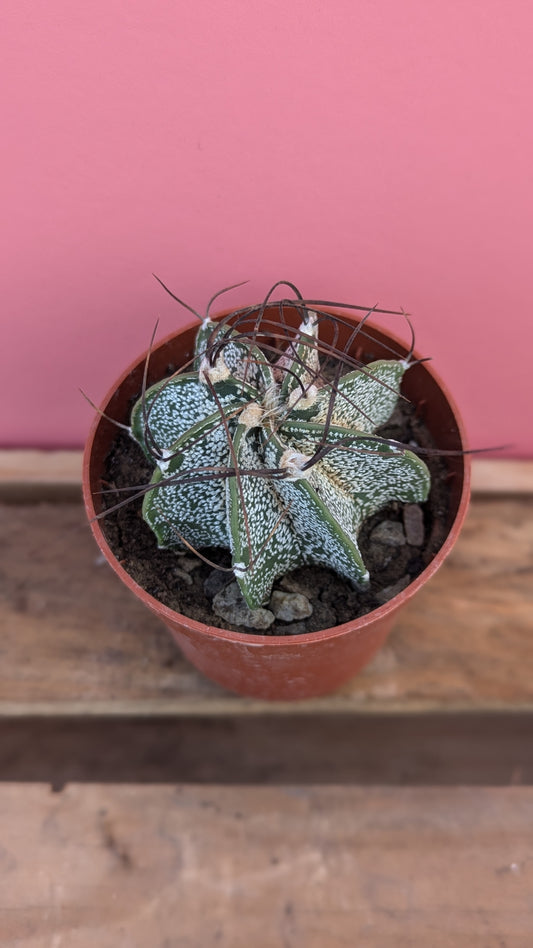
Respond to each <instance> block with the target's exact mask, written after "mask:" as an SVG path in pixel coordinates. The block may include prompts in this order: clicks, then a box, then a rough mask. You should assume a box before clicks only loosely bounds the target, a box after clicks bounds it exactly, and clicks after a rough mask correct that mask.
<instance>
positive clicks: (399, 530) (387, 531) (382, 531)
mask: <svg viewBox="0 0 533 948" xmlns="http://www.w3.org/2000/svg"><path fill="white" fill-rule="evenodd" d="M370 539H371V541H372V542H373V543H382V544H383V546H405V533H404V532H403V527H402V525H401V523H399V522H398V521H396V520H382V521H381V523H378V525H377V527H374V529H373V530H372V533H371V534H370Z"/></svg>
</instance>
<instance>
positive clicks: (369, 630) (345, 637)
mask: <svg viewBox="0 0 533 948" xmlns="http://www.w3.org/2000/svg"><path fill="white" fill-rule="evenodd" d="M332 312H333V313H335V311H332ZM227 313H228V311H224V312H223V313H220V314H219V315H218V316H217V317H213V318H214V319H222V318H224V316H226V315H227ZM272 313H273V315H272V316H271V318H272V319H273V318H274V315H275V308H274V307H273V310H272ZM342 317H343V320H345V321H346V320H348V319H349V320H351V322H352V323H353V324H356V323H357V322H358V320H357V319H355V318H352V317H348V316H347V314H346V313H345V312H343V313H342ZM197 326H198V324H197V323H196V322H195V323H194V324H189V325H188V326H186V327H185V328H184V329H182V330H180V331H178V332H176V333H174V334H172V335H170V336H168V337H167V338H166V339H164V340H163V341H162V342H160V343H159V345H158V346H157V347H156V348H154V350H153V351H152V353H151V356H150V363H149V371H148V384H152V383H153V382H155V381H157V380H158V379H160V378H162V377H164V376H165V375H166V374H167V367H168V365H169V364H171V365H175V366H176V367H179V366H182V365H185V364H186V363H188V362H189V360H190V359H191V357H192V353H193V346H194V338H195V335H196V330H197ZM365 328H366V329H367V330H369V331H370V333H371V339H368V338H366V339H365V343H364V349H365V352H364V353H363V355H362V359H363V361H370V360H371V359H380V358H388V357H390V348H391V346H392V347H393V349H394V351H395V352H396V353H398V354H399V355H400V357H405V356H407V354H408V349H407V347H406V345H405V344H404V343H402V342H401V341H400V340H398V339H397V338H396V337H395V336H394V335H392V334H390V333H388V332H385V331H383V330H382V329H378V328H376V327H375V326H373V325H372V324H369V323H367V324H366V327H365ZM326 332H327V328H326ZM343 336H344V340H347V339H348V338H349V336H350V332H349V330H348V329H347V328H343V327H342V326H341V327H340V345H342V344H343ZM358 345H361V340H358ZM145 356H146V354H143V355H142V356H141V357H140V358H138V359H137V360H135V362H133V363H132V364H131V365H130V366H129V367H128V368H127V369H126V371H125V372H124V373H123V374H122V375H121V377H120V378H119V379H118V381H117V382H116V383H115V385H114V386H113V387H112V389H111V390H110V392H109V393H108V395H107V396H106V398H105V399H104V401H103V403H102V405H101V411H102V412H104V413H105V414H106V415H108V416H109V417H110V418H113V419H115V420H116V421H118V422H120V423H122V424H128V423H129V412H130V410H131V405H132V401H133V400H134V399H135V398H136V397H138V395H139V393H140V391H141V388H142V378H143V372H144V368H145ZM415 358H416V353H415ZM402 392H403V393H404V394H405V395H406V396H407V398H409V399H410V400H411V401H412V402H413V403H414V404H415V405H416V406H418V408H419V410H420V412H421V413H422V414H423V417H424V421H425V424H426V425H427V427H428V429H429V430H430V432H431V434H432V435H433V437H434V439H435V441H436V443H437V444H438V446H439V448H440V449H441V450H442V451H443V452H444V453H443V460H444V463H445V465H446V468H447V478H448V481H449V491H450V504H449V511H450V512H449V518H448V523H447V524H446V527H447V537H446V540H445V541H444V543H443V545H442V546H441V548H440V549H439V551H438V552H437V554H436V555H435V557H434V558H433V559H432V561H431V562H430V563H429V564H428V566H427V567H426V568H425V569H424V571H423V572H422V573H421V574H420V575H419V576H418V577H417V578H416V579H415V580H414V581H413V582H412V583H411V584H410V585H409V586H408V587H407V588H406V589H404V590H403V591H402V592H401V593H399V594H398V595H396V596H395V597H394V598H393V599H391V600H390V601H389V602H387V603H385V604H384V605H383V606H381V607H380V608H379V609H376V610H374V611H373V612H371V613H368V614H367V615H365V616H362V617H360V618H358V619H356V620H354V621H353V622H348V623H345V624H343V625H338V626H335V627H333V628H330V629H324V630H322V631H319V632H313V633H309V634H303V635H298V636H268V635H261V634H245V633H241V632H233V631H230V630H226V629H220V628H216V627H213V626H207V625H203V624H201V623H199V622H196V621H195V620H193V619H190V618H188V617H187V616H185V615H182V614H180V613H177V612H174V611H173V610H172V609H170V608H168V607H167V606H165V605H163V604H162V603H160V602H158V601H157V600H156V599H155V598H154V597H153V596H151V595H149V594H148V593H147V592H146V591H145V590H144V589H143V588H142V587H141V586H139V585H138V584H137V583H136V582H135V581H134V580H133V579H132V577H131V576H129V574H128V573H127V572H126V571H125V570H124V568H123V567H122V566H121V564H120V563H119V562H118V560H117V559H116V557H115V556H114V554H113V552H112V550H111V549H110V547H109V544H108V542H107V540H106V536H105V523H103V522H102V520H95V519H94V518H95V517H96V516H97V515H98V514H99V513H100V512H101V506H100V503H101V500H100V495H99V493H98V492H99V491H100V489H101V480H102V473H103V469H104V463H105V459H106V456H107V454H108V452H109V449H110V447H111V445H112V443H113V440H114V438H115V435H116V426H115V425H113V424H112V422H110V421H109V420H107V419H106V418H105V417H103V415H100V414H99V415H97V417H96V418H95V420H94V423H93V425H92V428H91V431H90V433H89V436H88V440H87V444H86V448H85V454H84V461H83V493H84V500H85V506H86V510H87V514H88V517H89V520H90V524H91V529H92V531H93V534H94V536H95V539H96V541H97V543H98V546H99V548H100V550H101V551H102V553H103V555H104V556H105V558H106V560H107V561H108V562H109V564H110V565H111V567H112V568H113V570H114V571H115V572H116V574H117V575H118V576H119V577H120V579H121V580H122V581H123V583H124V584H125V585H126V586H127V587H128V589H130V590H131V591H132V592H133V593H134V594H135V595H136V596H137V597H138V598H139V599H140V600H141V601H142V602H143V603H144V605H145V606H147V607H148V609H150V610H151V611H152V612H153V613H155V614H156V615H157V616H158V617H159V618H160V619H161V620H162V621H163V622H164V623H165V624H166V625H167V626H168V628H169V629H170V630H171V632H172V634H173V636H174V638H175V640H176V641H177V643H178V645H179V646H180V648H181V649H182V651H183V653H184V655H185V656H186V657H187V658H188V659H189V660H190V661H191V662H192V663H193V664H194V665H195V666H196V667H197V668H198V669H200V671H202V672H203V673H204V674H205V675H206V676H207V677H209V678H211V679H212V680H214V681H216V682H218V683H219V684H220V685H222V686H224V687H226V688H228V689H229V690H231V691H234V692H237V693H238V694H241V695H247V696H251V697H257V698H266V699H278V700H295V699H303V698H308V697H313V696H318V695H322V694H327V693H329V692H331V691H333V690H334V689H335V688H337V687H339V686H340V685H341V684H343V683H344V682H345V681H347V680H348V679H349V678H351V677H352V676H353V675H355V674H356V673H357V672H358V671H359V670H360V669H361V668H362V667H363V666H364V665H365V664H366V663H367V662H368V661H369V660H370V659H371V657H372V656H373V655H374V653H375V652H376V651H377V650H378V649H379V648H380V647H381V645H382V644H383V643H384V641H385V639H386V637H387V635H388V634H389V632H390V629H391V627H392V625H393V622H394V620H395V618H396V616H397V614H398V611H399V610H400V609H402V608H403V607H404V606H405V605H406V604H407V603H408V602H409V600H410V599H411V598H412V597H413V596H414V595H415V594H416V593H417V592H418V590H419V589H420V588H421V587H422V586H423V585H424V584H425V583H426V582H427V581H428V580H429V579H430V578H431V576H432V575H433V574H434V573H435V572H436V571H437V570H438V569H439V567H440V566H441V565H442V563H443V561H444V560H445V558H446V557H447V556H448V554H449V553H450V551H451V549H452V547H453V546H454V544H455V542H456V540H457V537H458V535H459V532H460V530H461V527H462V524H463V522H464V518H465V516H466V512H467V508H468V502H469V496H470V457H469V455H468V454H465V453H464V452H465V450H466V439H465V434H464V427H463V423H462V420H461V417H460V415H459V413H458V411H457V408H456V406H455V404H454V402H453V400H452V398H451V397H450V395H449V394H448V392H447V390H446V387H445V386H444V385H443V383H442V382H441V380H440V379H439V377H438V376H437V374H436V373H435V371H434V370H433V368H432V367H430V366H429V365H428V364H427V363H426V362H424V363H419V364H417V365H415V366H413V368H411V369H410V370H409V372H408V373H407V374H406V376H405V378H404V382H403V385H402ZM445 452H450V453H445Z"/></svg>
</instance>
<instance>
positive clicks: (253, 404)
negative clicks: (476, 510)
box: [130, 284, 430, 609]
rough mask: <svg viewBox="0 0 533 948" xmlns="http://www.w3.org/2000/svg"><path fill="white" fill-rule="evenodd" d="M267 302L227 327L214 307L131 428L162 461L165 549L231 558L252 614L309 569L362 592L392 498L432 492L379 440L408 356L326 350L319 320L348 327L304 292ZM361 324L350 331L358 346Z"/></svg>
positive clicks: (405, 454) (156, 526)
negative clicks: (371, 546)
mask: <svg viewBox="0 0 533 948" xmlns="http://www.w3.org/2000/svg"><path fill="white" fill-rule="evenodd" d="M277 285H278V284H277ZM288 285H289V286H292V284H288ZM294 289H295V290H296V288H294ZM271 292H272V291H271ZM269 296H270V294H269ZM268 299H269V297H267V301H268ZM267 301H265V302H264V303H263V304H261V305H258V306H257V307H250V308H248V309H246V310H239V311H235V312H234V313H233V314H231V316H230V317H226V318H224V319H223V320H222V321H219V322H217V321H211V319H210V317H209V307H208V311H207V315H206V317H205V318H203V319H202V322H201V325H200V326H199V329H198V332H197V336H196V343H195V350H194V358H193V359H192V360H191V362H190V363H189V365H188V366H187V367H185V369H184V370H181V371H179V372H177V373H176V374H174V375H172V376H171V377H170V378H167V379H164V380H161V381H159V382H157V383H156V384H155V385H153V386H152V387H150V388H148V389H147V390H145V391H144V392H143V394H142V396H141V397H140V398H139V400H138V401H137V403H136V405H135V407H134V408H133V411H132V415H131V427H130V433H131V435H132V436H133V438H134V439H135V440H136V441H137V442H138V443H139V444H140V445H141V447H142V449H143V451H144V452H145V454H146V455H147V456H148V458H150V459H151V461H152V462H153V463H154V465H155V470H154V473H153V477H152V480H151V483H150V485H147V487H146V489H145V493H144V499H143V516H144V519H145V520H146V522H147V523H148V524H149V526H150V527H151V529H152V530H153V532H154V533H155V536H156V538H157V542H158V545H159V546H160V547H175V548H176V549H184V548H189V549H194V550H200V549H202V548H205V547H225V548H227V549H229V550H230V551H231V556H232V565H233V572H234V574H235V577H236V579H237V582H238V584H239V586H240V589H241V592H242V595H243V597H244V599H245V601H246V603H247V605H248V606H249V608H251V609H256V608H259V607H260V606H262V605H263V604H264V603H265V602H267V601H268V599H269V597H270V594H271V590H272V585H273V582H274V581H275V580H276V579H277V578H279V577H280V576H282V575H284V574H285V573H286V572H288V571H289V570H292V569H294V568H296V567H298V566H302V565H306V564H320V565H325V566H328V567H330V568H332V569H334V570H335V571H336V572H337V573H339V574H341V575H342V576H344V577H346V578H347V579H349V580H350V581H352V583H353V584H355V585H359V586H365V585H366V584H367V583H368V581H369V574H368V571H367V569H366V567H365V564H364V562H363V560H362V557H361V553H360V551H359V548H358V545H357V536H358V532H359V529H360V527H361V524H362V523H363V521H364V520H365V519H366V518H367V517H369V516H370V515H371V514H373V513H375V512H376V511H377V510H379V509H380V508H382V507H383V506H385V505H386V504H387V503H389V502H390V501H392V500H396V501H400V502H409V503H413V502H420V501H423V500H425V499H426V498H427V495H428V492H429V486H430V476H429V472H428V469H427V467H426V465H425V464H424V462H423V461H422V460H421V459H420V458H419V457H417V455H416V454H414V453H413V452H412V451H410V450H409V449H408V448H407V447H406V446H404V445H400V444H398V443H396V442H392V441H388V440H386V439H383V438H381V437H379V435H377V434H376V430H377V429H378V428H379V427H380V426H381V425H383V424H384V423H385V422H386V421H387V420H388V419H389V417H390V416H391V414H392V412H393V410H394V408H395V406H396V403H397V400H398V397H399V391H400V383H401V380H402V377H403V375H404V373H405V372H406V371H407V370H408V368H409V366H410V364H412V361H411V360H410V358H409V357H407V358H404V359H382V360H379V361H375V362H371V363H369V364H367V365H362V364H360V363H359V362H357V361H356V360H355V359H354V358H352V357H350V356H349V355H347V352H344V351H340V350H338V349H337V348H336V346H335V344H334V342H333V343H329V344H326V343H324V342H323V341H322V340H321V337H320V335H319V327H320V325H321V322H322V321H324V320H330V321H332V320H336V319H338V321H340V322H342V318H341V317H334V316H333V315H332V314H331V313H329V312H328V313H327V312H325V311H324V308H323V307H324V306H325V305H326V304H321V303H317V304H312V303H310V302H308V301H304V300H303V299H302V298H301V296H300V294H299V293H298V291H296V298H295V299H294V300H290V301H288V300H284V301H281V302H276V303H275V304H271V303H268V305H267ZM337 305H338V304H337ZM286 307H290V308H291V309H292V311H293V312H294V311H296V312H297V313H298V314H299V319H300V326H299V328H298V329H297V330H293V329H291V327H290V324H289V321H287V319H286V318H285V312H286ZM197 315H198V314H197ZM365 321H366V317H365V318H364V319H363V320H362V321H361V322H360V323H359V325H358V327H357V328H354V325H353V323H349V326H350V330H351V332H352V339H351V342H352V343H353V340H354V339H355V337H356V335H357V334H358V333H359V332H363V328H362V327H363V326H364V324H365ZM274 322H276V324H277V325H276V326H274V325H273V323H274ZM273 340H274V341H273ZM334 340H335V334H334ZM350 348H351V349H353V345H351V347H350ZM326 365H329V366H330V371H329V375H327V374H326V370H325V367H326Z"/></svg>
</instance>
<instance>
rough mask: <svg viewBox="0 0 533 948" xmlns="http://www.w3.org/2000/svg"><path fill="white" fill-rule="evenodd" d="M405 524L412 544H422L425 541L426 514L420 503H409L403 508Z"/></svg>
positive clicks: (407, 535) (406, 532) (408, 539)
mask: <svg viewBox="0 0 533 948" xmlns="http://www.w3.org/2000/svg"><path fill="white" fill-rule="evenodd" d="M403 526H404V530H405V535H406V537H407V542H408V543H409V545H410V546H422V544H423V542H424V536H425V530H424V514H423V511H422V508H421V507H419V506H418V504H407V506H406V507H404V510H403Z"/></svg>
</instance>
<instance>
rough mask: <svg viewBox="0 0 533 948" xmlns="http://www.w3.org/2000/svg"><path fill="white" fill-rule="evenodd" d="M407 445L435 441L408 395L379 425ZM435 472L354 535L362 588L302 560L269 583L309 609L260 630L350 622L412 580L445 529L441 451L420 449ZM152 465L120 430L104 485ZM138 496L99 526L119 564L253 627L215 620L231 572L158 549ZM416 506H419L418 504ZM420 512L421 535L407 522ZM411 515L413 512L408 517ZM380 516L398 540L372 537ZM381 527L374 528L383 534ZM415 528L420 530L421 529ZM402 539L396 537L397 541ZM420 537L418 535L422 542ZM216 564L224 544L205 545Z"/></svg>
mask: <svg viewBox="0 0 533 948" xmlns="http://www.w3.org/2000/svg"><path fill="white" fill-rule="evenodd" d="M379 434H381V435H383V436H384V437H387V438H393V439H395V440H397V441H402V442H404V443H407V444H410V445H413V446H414V445H418V446H419V447H423V448H433V447H434V446H435V445H434V442H433V440H432V438H431V435H430V434H429V432H428V430H427V428H426V427H425V425H423V423H422V422H421V421H420V420H419V419H418V418H417V417H416V412H415V410H414V408H413V406H412V405H410V403H408V402H404V401H402V402H400V403H399V405H398V407H397V408H396V410H395V412H394V415H393V416H392V418H391V420H390V421H389V422H388V423H387V425H386V426H385V427H384V428H382V429H381V430H380V431H379ZM424 460H425V461H426V463H427V464H428V467H429V469H430V472H431V477H432V487H431V492H430V496H429V499H428V501H427V502H426V503H425V504H421V505H420V507H419V509H415V510H413V509H412V507H411V510H408V509H407V506H408V505H404V504H401V503H392V504H390V505H389V506H387V507H386V508H384V509H383V510H381V511H379V513H377V514H375V515H374V516H373V517H370V518H369V519H368V520H367V521H365V523H364V524H363V527H362V529H361V532H360V534H359V541H358V542H359V547H360V549H361V553H362V556H363V559H364V562H365V564H366V566H367V568H368V570H369V572H370V577H371V581H370V584H369V586H368V587H367V588H366V589H364V590H357V589H354V588H353V587H352V585H351V584H350V583H349V582H348V581H347V580H345V579H343V578H342V577H340V576H338V575H337V574H336V573H334V572H333V571H332V570H330V569H327V568H326V567H319V566H305V567H301V568H300V569H297V570H294V571H293V572H292V573H290V574H288V575H287V576H286V577H283V578H282V579H281V580H278V581H277V582H276V583H275V585H274V588H275V589H284V590H285V591H290V592H296V591H297V592H302V593H303V594H304V595H305V596H307V598H308V599H309V600H310V602H311V604H312V606H313V613H312V615H311V616H310V617H309V618H308V619H305V620H303V621H298V622H293V623H290V624H287V623H285V622H281V621H278V620H276V621H275V622H274V624H273V625H271V626H270V628H269V629H268V630H267V631H266V632H265V631H262V632H261V633H259V634H261V635H294V634H301V633H303V632H316V631H318V630H319V629H327V628H331V627H332V626H335V625H340V624H341V623H343V622H348V621H350V620H352V619H355V618H358V617H359V616H362V615H365V614H366V613H368V612H371V611H372V610H374V609H376V608H378V607H379V606H381V605H383V604H384V603H385V602H387V601H388V600H389V599H391V598H392V597H393V596H395V595H396V594H397V593H398V592H400V591H401V590H402V589H404V588H405V587H406V586H407V585H409V583H410V582H412V581H413V579H415V578H416V577H417V576H418V575H419V574H420V573H421V572H422V570H423V569H424V568H425V567H426V566H427V564H428V563H429V562H431V560H432V559H433V557H434V556H435V554H436V553H437V552H438V550H439V549H440V547H441V546H442V544H443V542H444V540H445V539H446V535H447V528H446V522H447V513H448V502H449V500H448V489H447V486H446V467H445V465H444V463H443V461H442V459H440V458H439V457H438V456H435V455H429V456H424ZM151 475H152V467H151V465H150V464H149V463H148V462H147V460H146V458H145V457H144V454H143V453H142V451H141V449H140V448H139V447H138V445H137V444H136V443H135V442H134V441H133V440H132V439H131V438H130V437H129V436H128V435H127V434H126V433H124V432H119V433H118V435H117V438H116V440H115V442H114V444H113V447H112V449H111V451H110V453H109V455H108V458H107V469H106V474H105V481H106V486H107V487H112V488H113V489H114V488H122V487H131V486H138V485H144V484H148V483H149V482H150V479H151ZM124 496H125V495H124V494H117V493H115V492H114V490H113V492H112V493H109V494H106V495H105V497H106V505H107V506H109V507H111V506H112V505H113V504H115V503H117V502H119V501H120V500H122V499H123V498H124ZM141 502H142V501H141V499H138V500H136V501H132V502H130V503H128V504H126V505H125V506H123V507H121V508H120V510H118V511H114V512H112V513H109V514H108V516H107V517H106V518H105V519H104V520H103V523H102V526H103V529H104V531H105V534H106V537H107V539H108V542H109V544H110V546H111V549H112V550H113V553H114V554H115V556H116V557H117V559H118V560H119V561H120V563H121V564H122V566H123V567H124V568H125V569H126V570H127V572H128V573H129V574H130V575H131V576H132V577H133V579H134V580H135V581H136V582H137V583H138V584H139V585H140V586H142V587H143V588H144V589H145V590H146V591H147V592H148V593H150V594H151V595H152V596H154V597H155V598H156V599H158V600H160V601H161V602H162V603H164V604H165V605H166V606H169V607H170V608H171V609H174V610H175V611H176V612H180V613H182V614H184V615H187V616H189V618H192V619H196V620H197V621H198V622H203V623H205V624H207V625H213V626H216V627H218V628H230V629H232V630H234V631H237V632H245V633H247V634H251V633H253V631H254V630H252V629H249V628H246V627H244V626H236V625H231V624H229V623H227V622H224V621H223V620H222V619H220V618H219V617H218V616H217V615H216V614H215V613H214V612H213V611H212V607H211V601H212V598H213V595H214V594H215V593H216V592H218V591H219V590H220V589H221V588H222V587H223V586H224V585H226V584H227V583H230V582H233V579H234V578H233V574H231V573H227V572H222V571H220V570H214V569H213V568H212V567H211V566H209V565H207V564H206V563H204V562H203V561H202V560H200V559H198V558H196V557H194V556H193V555H192V554H189V553H187V554H185V555H184V554H181V553H177V552H175V551H172V550H160V549H158V547H157V544H156V541H155V537H154V535H153V534H152V531H151V530H150V528H149V527H148V526H147V525H146V524H145V522H144V520H143V519H142V515H141ZM416 506H417V508H418V505H416ZM420 509H421V511H422V514H423V539H422V537H421V536H418V537H417V536H416V532H417V531H416V529H415V530H413V529H409V523H410V521H411V520H414V521H415V523H416V521H417V519H421V518H420V512H419V510H420ZM413 515H414V516H413ZM384 521H388V522H392V523H397V524H400V525H402V524H403V525H405V532H404V533H403V534H402V531H401V530H399V528H398V527H395V528H392V531H391V532H393V533H394V531H396V533H395V539H396V542H395V543H392V544H391V543H390V542H383V539H381V540H379V539H376V529H375V528H376V527H378V526H379V525H380V524H382V523H383V522H384ZM382 532H383V528H382V529H381V530H379V529H378V531H377V533H378V535H380V534H381V533H382ZM418 532H419V533H420V531H418ZM398 540H399V542H398ZM420 540H422V542H420ZM202 552H203V553H204V554H205V555H206V556H207V557H208V558H209V559H210V560H212V561H214V562H216V563H217V564H218V565H220V566H230V565H231V560H230V555H229V552H228V551H227V550H220V549H209V550H204V551H202Z"/></svg>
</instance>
